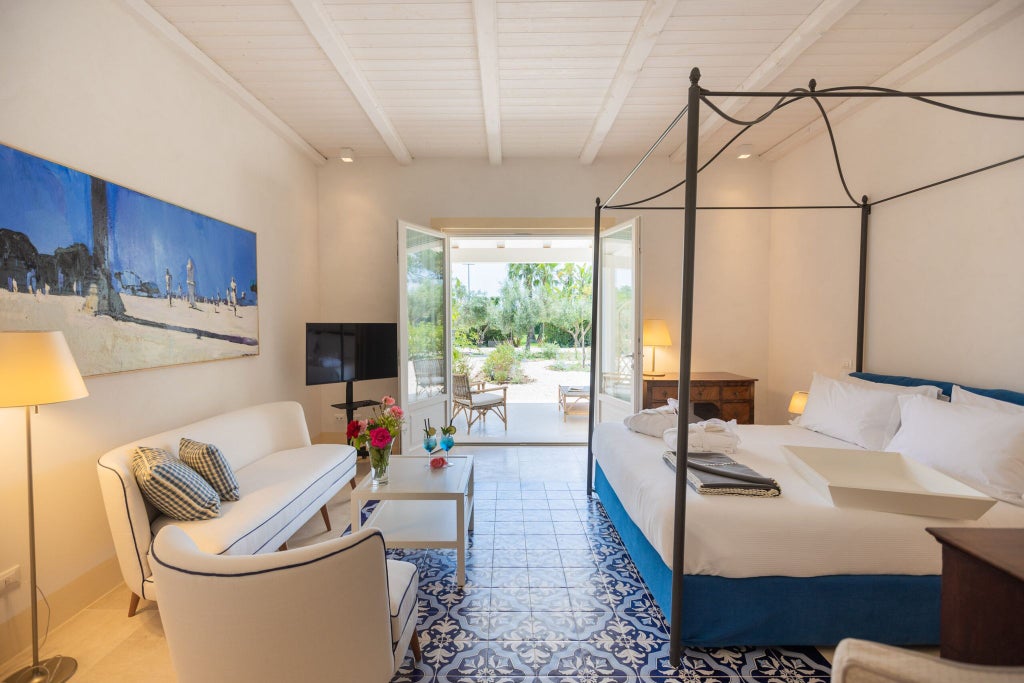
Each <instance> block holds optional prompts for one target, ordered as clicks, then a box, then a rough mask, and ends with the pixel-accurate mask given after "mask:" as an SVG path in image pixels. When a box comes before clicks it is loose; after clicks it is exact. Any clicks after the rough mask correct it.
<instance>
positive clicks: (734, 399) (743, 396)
mask: <svg viewBox="0 0 1024 683" xmlns="http://www.w3.org/2000/svg"><path fill="white" fill-rule="evenodd" d="M756 381H757V380H756V379H755V378H753V377H743V376H742V375H734V374H733V373H731V372H695V373H693V375H692V376H691V377H690V400H691V401H692V402H693V404H694V412H695V413H697V415H699V416H700V417H703V418H705V419H707V418H712V417H718V418H721V419H723V420H733V419H735V420H736V422H738V423H740V424H753V423H754V382H756ZM678 394H679V375H665V376H664V377H644V396H643V403H644V408H658V407H660V406H663V405H666V404H667V403H668V399H670V398H677V397H678Z"/></svg>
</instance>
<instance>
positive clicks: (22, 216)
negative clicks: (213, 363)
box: [0, 145, 259, 376]
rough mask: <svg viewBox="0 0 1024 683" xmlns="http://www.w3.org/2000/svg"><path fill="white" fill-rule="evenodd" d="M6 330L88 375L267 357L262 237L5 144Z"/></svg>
mask: <svg viewBox="0 0 1024 683" xmlns="http://www.w3.org/2000/svg"><path fill="white" fill-rule="evenodd" d="M0 330H7V331H11V330H61V331H63V332H64V335H65V336H66V337H67V340H68V344H69V345H70V347H71V351H72V353H73V354H74V356H75V360H76V361H77V363H78V366H79V369H80V370H81V372H82V374H83V375H85V376H89V375H101V374H107V373H112V372H122V371H127V370H139V369H142V368H152V367H159V366H164V365H175V364H179V363H194V362H200V361H208V360H220V359H225V358H237V357H239V356H252V355H256V354H258V353H259V296H258V287H257V277H256V233H254V232H251V231H249V230H244V229H242V228H239V227H236V226H233V225H230V224H228V223H224V222H223V221H219V220H216V219H215V218H210V217H209V216H204V215H202V214H199V213H196V212H195V211H189V210H188V209H184V208H182V207H180V206H175V205H174V204H168V203H167V202H164V201H161V200H159V199H155V198H153V197H150V196H148V195H145V194H142V193H140V192H136V191H134V190H130V189H128V188H126V187H122V186H120V185H116V184H114V183H111V182H108V181H106V180H103V179H102V178H96V177H94V176H90V175H88V174H86V173H82V172H80V171H76V170H74V169H71V168H68V167H66V166H61V165H60V164H56V163H53V162H51V161H47V160H45V159H41V158H39V157H36V156H33V155H31V154H26V153H25V152H21V151H19V150H16V149H13V148H11V147H7V146H4V145H0Z"/></svg>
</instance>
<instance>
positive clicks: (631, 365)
mask: <svg viewBox="0 0 1024 683" xmlns="http://www.w3.org/2000/svg"><path fill="white" fill-rule="evenodd" d="M595 248H596V249H600V250H601V251H600V254H601V272H600V273H596V274H595V279H596V284H597V287H599V288H600V290H599V291H600V297H599V304H600V305H599V307H598V312H597V323H596V329H597V334H596V335H595V337H594V338H595V340H596V343H597V345H598V346H597V372H596V377H597V392H596V393H597V400H596V403H597V405H596V419H597V421H598V422H612V421H618V420H622V419H623V418H624V417H626V416H627V415H632V414H633V413H636V412H638V411H639V410H640V403H641V392H642V387H643V356H642V354H643V347H642V346H641V339H640V337H641V330H642V329H643V327H642V324H641V300H640V218H639V217H637V218H633V219H631V220H628V221H626V222H625V223H619V224H618V225H615V226H613V227H611V228H607V229H605V230H602V231H601V239H600V241H599V243H598V244H597V245H595Z"/></svg>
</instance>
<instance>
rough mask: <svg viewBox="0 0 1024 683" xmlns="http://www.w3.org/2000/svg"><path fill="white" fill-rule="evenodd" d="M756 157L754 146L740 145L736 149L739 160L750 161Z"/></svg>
mask: <svg viewBox="0 0 1024 683" xmlns="http://www.w3.org/2000/svg"><path fill="white" fill-rule="evenodd" d="M753 155H754V147H753V146H752V145H740V146H739V147H737V148H736V158H737V159H749V158H750V157H752V156H753Z"/></svg>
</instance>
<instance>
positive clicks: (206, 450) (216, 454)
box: [178, 439, 238, 500]
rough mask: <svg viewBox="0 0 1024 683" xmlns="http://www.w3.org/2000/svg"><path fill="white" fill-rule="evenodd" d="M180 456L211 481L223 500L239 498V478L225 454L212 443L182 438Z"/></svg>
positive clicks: (179, 448)
mask: <svg viewBox="0 0 1024 683" xmlns="http://www.w3.org/2000/svg"><path fill="white" fill-rule="evenodd" d="M178 457H179V458H181V461H182V462H183V463H185V464H186V465H188V466H189V467H191V468H192V469H194V470H195V471H196V472H198V473H199V474H200V475H201V476H202V477H203V479H205V480H206V481H208V482H210V486H212V487H213V490H214V491H216V492H217V493H219V494H220V499H221V500H238V480H237V479H235V473H234V472H232V471H231V465H229V464H228V461H227V459H226V458H225V457H224V454H223V453H221V452H220V449H219V448H217V447H216V446H214V445H213V444H212V443H202V442H201V441H193V440H192V439H182V440H181V443H180V444H179V445H178Z"/></svg>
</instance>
